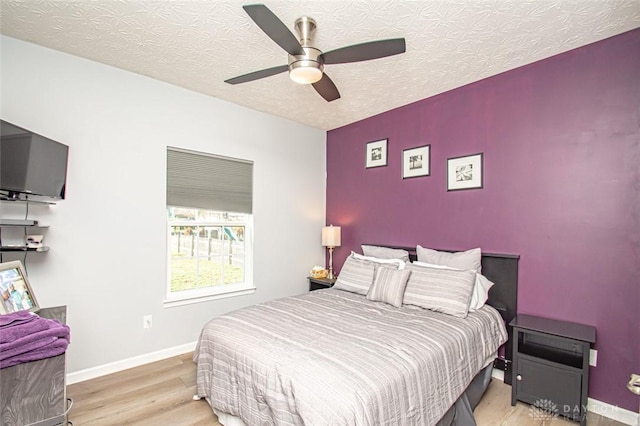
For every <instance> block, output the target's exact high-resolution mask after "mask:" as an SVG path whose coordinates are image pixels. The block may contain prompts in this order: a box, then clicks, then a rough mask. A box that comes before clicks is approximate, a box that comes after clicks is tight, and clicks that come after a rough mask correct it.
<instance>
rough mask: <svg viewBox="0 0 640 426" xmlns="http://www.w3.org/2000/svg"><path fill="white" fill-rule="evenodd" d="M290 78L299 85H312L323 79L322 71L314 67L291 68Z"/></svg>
mask: <svg viewBox="0 0 640 426" xmlns="http://www.w3.org/2000/svg"><path fill="white" fill-rule="evenodd" d="M289 78H291V80H293V81H295V82H296V83H298V84H312V83H316V82H318V81H320V80H321V79H322V70H321V69H320V68H318V67H313V66H299V67H293V66H292V67H290V69H289Z"/></svg>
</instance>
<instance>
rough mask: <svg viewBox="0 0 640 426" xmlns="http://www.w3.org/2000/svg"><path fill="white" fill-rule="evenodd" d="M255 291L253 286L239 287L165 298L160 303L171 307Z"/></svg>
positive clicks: (243, 294)
mask: <svg viewBox="0 0 640 426" xmlns="http://www.w3.org/2000/svg"><path fill="white" fill-rule="evenodd" d="M255 292H256V288H255V287H250V288H244V289H239V290H235V291H226V292H224V293H218V294H208V295H203V296H191V297H186V298H182V299H174V300H165V301H164V302H163V304H162V306H163V307H165V308H173V307H175V306H184V305H190V304H192V303H200V302H206V301H209V300H217V299H225V298H227V297H235V296H245V295H247V294H253V293H255Z"/></svg>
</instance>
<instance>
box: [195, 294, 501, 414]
mask: <svg viewBox="0 0 640 426" xmlns="http://www.w3.org/2000/svg"><path fill="white" fill-rule="evenodd" d="M506 339H507V333H506V331H505V328H504V325H503V321H502V319H501V317H500V315H499V314H498V313H497V311H495V310H494V309H493V308H491V307H489V306H486V307H483V308H482V309H480V310H478V311H476V312H471V313H469V316H468V317H467V318H464V319H462V318H457V317H454V316H450V315H446V314H442V313H436V312H432V311H428V310H425V309H421V308H417V307H412V306H403V307H402V308H395V307H393V306H391V305H387V304H385V303H380V302H371V301H368V300H367V299H366V297H365V296H361V295H357V294H353V293H349V292H345V291H340V290H333V289H327V290H319V291H314V292H311V293H307V294H304V295H301V296H295V297H288V298H284V299H279V300H274V301H270V302H267V303H263V304H259V305H255V306H251V307H247V308H244V309H240V310H238V311H235V312H232V313H229V314H226V315H222V316H220V317H217V318H215V319H213V320H211V321H209V322H208V323H207V324H206V325H205V326H204V328H203V330H202V333H201V336H200V340H199V342H198V345H197V348H196V351H195V353H194V361H195V362H197V392H198V395H199V396H200V397H206V398H207V400H208V401H209V403H210V404H211V406H212V407H213V408H215V409H216V410H219V411H222V412H226V413H229V414H232V415H234V416H237V417H240V418H241V419H242V420H243V421H244V422H245V423H246V424H247V425H250V426H254V425H303V424H304V425H313V426H316V425H331V426H337V425H371V426H373V425H376V426H377V425H431V424H435V423H436V422H437V421H438V420H439V419H440V418H441V417H442V416H443V415H444V413H445V412H446V411H447V410H448V409H449V407H450V406H451V405H452V404H453V403H454V402H455V400H456V399H457V398H458V397H459V396H460V395H461V394H462V392H463V391H464V390H465V388H466V387H467V386H468V385H469V383H470V382H471V380H472V379H473V377H474V376H475V375H476V373H478V371H480V369H481V368H482V367H484V365H486V362H487V360H488V358H489V357H490V356H491V355H492V354H493V353H495V351H496V350H497V348H498V347H499V346H500V345H501V344H503V343H504V342H505V341H506Z"/></svg>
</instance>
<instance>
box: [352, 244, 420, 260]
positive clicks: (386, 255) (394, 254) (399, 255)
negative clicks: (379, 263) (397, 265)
mask: <svg viewBox="0 0 640 426" xmlns="http://www.w3.org/2000/svg"><path fill="white" fill-rule="evenodd" d="M360 247H361V248H362V253H363V254H364V255H365V256H371V257H377V258H378V259H400V260H402V261H404V262H408V261H409V252H408V251H406V250H402V249H393V248H389V247H379V246H368V245H364V244H363V245H361V246H360Z"/></svg>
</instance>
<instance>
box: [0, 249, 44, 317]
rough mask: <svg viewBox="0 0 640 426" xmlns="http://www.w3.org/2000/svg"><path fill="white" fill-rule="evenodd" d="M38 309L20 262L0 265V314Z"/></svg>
mask: <svg viewBox="0 0 640 426" xmlns="http://www.w3.org/2000/svg"><path fill="white" fill-rule="evenodd" d="M39 308H40V307H39V306H38V302H37V301H36V297H35V296H34V294H33V290H31V286H30V285H29V280H28V279H27V274H26V272H25V270H24V266H22V262H20V261H19V260H16V261H13V262H4V263H0V314H10V313H12V312H18V311H32V312H34V311H37V310H38V309H39Z"/></svg>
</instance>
